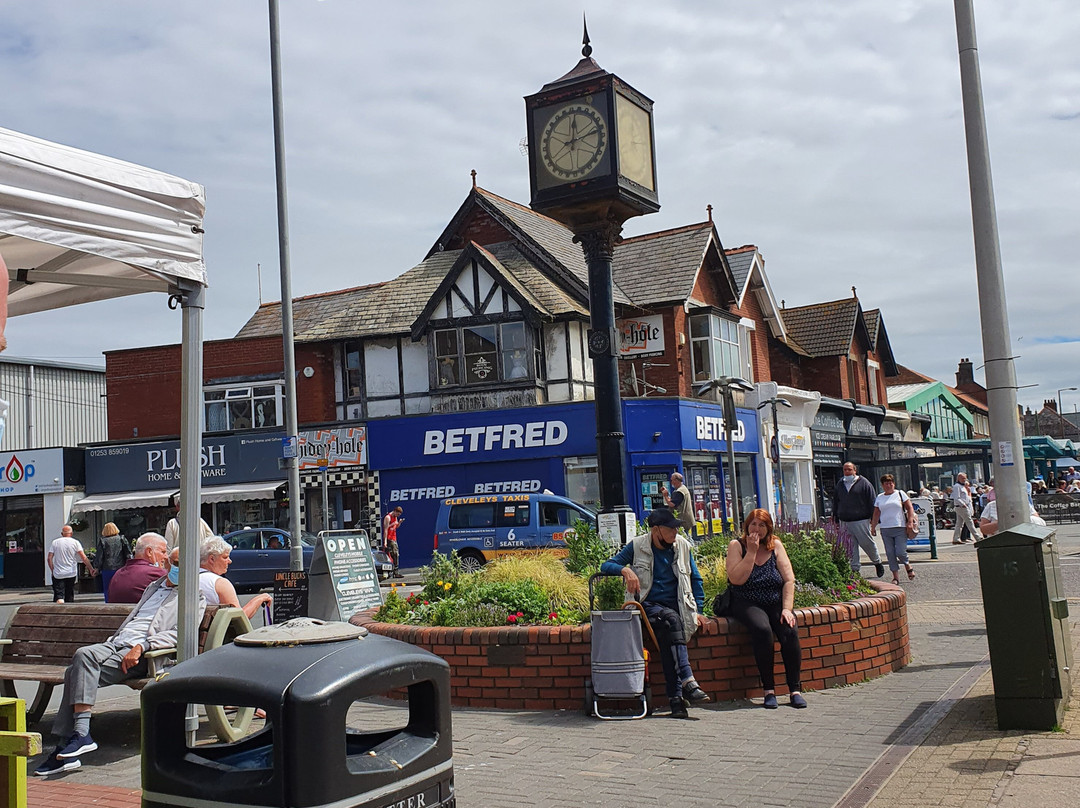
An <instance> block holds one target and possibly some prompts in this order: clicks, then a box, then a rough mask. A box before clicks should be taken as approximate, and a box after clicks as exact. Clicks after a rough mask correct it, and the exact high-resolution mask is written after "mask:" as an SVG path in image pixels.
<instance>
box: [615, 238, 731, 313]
mask: <svg viewBox="0 0 1080 808" xmlns="http://www.w3.org/2000/svg"><path fill="white" fill-rule="evenodd" d="M710 248H713V249H715V250H716V254H717V256H718V257H720V256H721V255H722V250H723V248H722V246H721V245H720V242H719V240H718V239H717V238H716V231H715V230H714V229H713V225H712V222H702V223H701V224H692V225H687V226H685V227H679V228H676V229H674V230H663V231H661V232H659V233H649V234H647V235H643V236H635V237H634V238H628V239H625V240H623V241H622V242H621V243H620V244H619V245H618V246H617V247H616V248H615V256H614V258H613V259H612V266H611V271H612V276H613V278H614V279H615V282H616V283H617V284H618V285H619V287H620V288H621V289H622V290H623V291H625V292H626V294H627V296H628V297H629V298H630V299H631V300H632V301H633V302H634V303H636V304H637V305H639V306H643V307H644V306H649V305H655V304H657V303H666V302H670V301H677V302H679V303H682V302H683V301H685V300H688V299H689V298H690V295H691V292H693V289H694V282H695V281H696V280H697V277H698V272H699V270H700V269H701V267H702V266H703V264H704V262H705V256H706V254H707V253H708V251H709V249H710ZM720 261H721V263H723V261H724V259H723V258H722V257H720ZM724 274H725V275H726V274H727V272H726V270H725V272H724ZM726 280H727V283H728V284H729V286H730V285H731V284H732V283H733V281H732V279H731V278H730V276H728V277H727V279H726ZM738 291H739V290H738V289H735V288H731V290H730V294H731V296H732V298H735V297H737V296H738Z"/></svg>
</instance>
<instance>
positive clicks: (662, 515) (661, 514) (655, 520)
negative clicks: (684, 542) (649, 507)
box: [649, 508, 679, 530]
mask: <svg viewBox="0 0 1080 808" xmlns="http://www.w3.org/2000/svg"><path fill="white" fill-rule="evenodd" d="M649 527H673V528H675V529H676V530H677V529H678V528H679V520H678V519H676V518H675V514H673V513H672V512H671V511H670V510H669V509H668V508H657V509H656V510H655V511H653V512H652V513H650V514H649Z"/></svg>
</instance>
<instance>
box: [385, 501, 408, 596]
mask: <svg viewBox="0 0 1080 808" xmlns="http://www.w3.org/2000/svg"><path fill="white" fill-rule="evenodd" d="M402 513H403V511H402V510H401V506H400V505H398V506H397V507H396V508H394V510H392V511H390V513H388V514H386V516H385V517H383V523H382V529H383V545H384V547H385V548H386V554H387V555H388V556H390V560H391V561H393V562H394V577H395V578H404V577H405V576H404V575H402V574H401V572H400V570H399V569H398V558H399V557H400V554H399V552H398V543H397V532H398V528H399V527H401V523H402V522H404V521H405V518H404V517H403V516H402V515H401V514H402Z"/></svg>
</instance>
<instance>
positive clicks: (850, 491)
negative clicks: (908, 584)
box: [832, 463, 885, 578]
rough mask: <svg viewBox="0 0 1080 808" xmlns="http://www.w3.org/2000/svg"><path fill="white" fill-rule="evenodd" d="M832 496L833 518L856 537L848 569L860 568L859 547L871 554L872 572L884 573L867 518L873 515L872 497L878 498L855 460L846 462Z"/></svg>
mask: <svg viewBox="0 0 1080 808" xmlns="http://www.w3.org/2000/svg"><path fill="white" fill-rule="evenodd" d="M832 499H833V519H834V520H835V521H836V523H837V524H838V525H839V526H840V528H841V529H842V530H846V531H847V532H848V533H849V534H851V537H852V538H853V539H854V540H855V541H853V542H852V544H851V569H852V570H854V571H855V572H858V571H859V567H860V564H859V548H860V547H861V548H862V549H863V550H864V551H866V554H867V555H868V556H869V557H870V563H871V564H873V565H874V572H876V573H877V577H878V578H880V577H881V576H883V575H884V574H885V565H884V564H882V563H881V555H880V554H879V553H878V548H877V544H876V543H875V542H874V537H873V535H872V534H871V533H870V517H872V516H873V515H874V500H875V499H877V491H876V490H874V486H872V485H871V484H870V481H869V480H867V479H866V478H865V477H862V476H860V475H859V474H858V469H857V468H856V467H855V464H854V463H845V464H844V478H843V479H842V480H840V481H839V482H838V483H837V484H836V489H835V490H834V491H833V497H832Z"/></svg>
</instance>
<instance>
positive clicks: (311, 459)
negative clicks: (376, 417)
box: [298, 426, 367, 469]
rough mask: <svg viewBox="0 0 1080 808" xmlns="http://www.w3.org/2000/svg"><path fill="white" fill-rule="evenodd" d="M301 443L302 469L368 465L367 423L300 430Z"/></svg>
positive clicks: (299, 453)
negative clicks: (334, 427) (335, 427)
mask: <svg viewBox="0 0 1080 808" xmlns="http://www.w3.org/2000/svg"><path fill="white" fill-rule="evenodd" d="M299 443H300V446H299V452H298V455H299V457H300V468H301V469H315V468H323V467H329V468H335V467H338V466H366V465H367V427H366V426H354V427H347V428H342V429H314V430H309V431H307V432H301V433H300V441H299ZM323 458H324V459H325V461H326V462H325V463H320V462H319V460H320V459H323Z"/></svg>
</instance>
